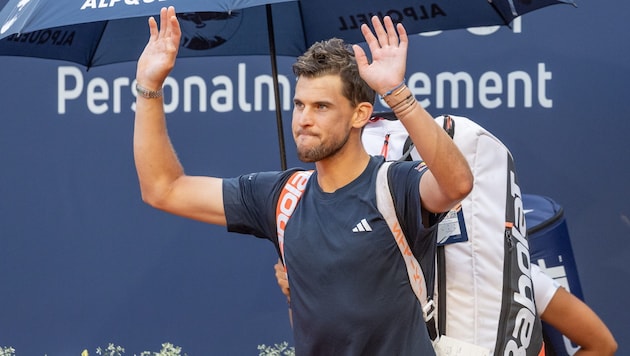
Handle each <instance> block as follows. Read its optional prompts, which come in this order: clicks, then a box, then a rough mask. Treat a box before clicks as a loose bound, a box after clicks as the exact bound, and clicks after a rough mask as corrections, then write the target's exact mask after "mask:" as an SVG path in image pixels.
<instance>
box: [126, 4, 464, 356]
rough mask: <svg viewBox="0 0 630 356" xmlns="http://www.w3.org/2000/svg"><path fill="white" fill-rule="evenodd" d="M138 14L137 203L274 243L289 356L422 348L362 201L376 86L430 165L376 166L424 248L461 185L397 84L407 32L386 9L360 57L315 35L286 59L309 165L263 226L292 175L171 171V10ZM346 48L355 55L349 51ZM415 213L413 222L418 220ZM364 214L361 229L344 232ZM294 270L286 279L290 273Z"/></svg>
mask: <svg viewBox="0 0 630 356" xmlns="http://www.w3.org/2000/svg"><path fill="white" fill-rule="evenodd" d="M160 19H161V22H160V23H161V24H162V25H161V28H160V29H159V30H158V28H157V24H156V22H155V20H154V19H150V20H149V28H150V32H151V37H150V39H149V42H148V44H147V46H146V48H145V50H144V52H143V53H142V55H141V56H140V59H139V60H138V68H137V78H136V79H137V83H138V88H137V89H138V93H139V95H138V100H137V105H136V121H135V133H134V156H135V162H136V169H137V172H138V177H139V181H140V188H141V192H142V197H143V199H144V200H145V201H146V202H147V203H149V204H150V205H152V206H154V207H156V208H158V209H162V210H164V211H167V212H170V213H173V214H177V215H180V216H184V217H188V218H192V219H196V220H200V221H204V222H208V223H211V224H218V225H227V227H228V230H229V231H233V232H239V233H247V234H252V235H255V236H258V237H262V238H267V239H269V240H270V241H272V242H273V243H274V244H275V246H276V248H277V249H279V250H283V252H284V256H285V259H286V264H287V267H288V271H289V272H288V273H289V278H291V283H292V293H293V298H292V303H293V311H294V341H295V349H296V353H297V354H298V355H362V354H367V353H369V354H371V355H431V354H433V349H432V346H431V343H430V341H429V339H428V336H427V332H426V327H425V324H424V321H423V318H422V308H421V306H420V305H419V303H418V302H415V303H414V302H413V301H415V298H416V297H415V295H414V293H413V291H412V289H411V287H410V285H409V281H408V276H407V271H406V269H405V267H404V263H403V261H402V256H401V254H400V252H399V250H398V246H397V245H396V242H395V240H394V238H393V236H392V234H391V231H390V230H389V228H388V227H387V224H386V222H385V221H384V220H383V218H382V216H381V215H380V214H379V212H378V210H377V208H376V203H375V200H376V198H375V192H374V190H375V189H374V187H375V179H376V173H377V171H378V167H379V166H380V165H381V164H382V163H383V159H380V158H372V157H370V156H369V155H368V154H367V152H366V151H365V149H364V148H363V146H362V144H361V130H362V128H363V126H364V125H365V124H366V123H367V122H368V120H369V118H370V116H371V114H372V109H373V106H372V103H373V100H374V92H376V93H378V94H380V95H382V96H383V97H384V99H385V100H386V101H387V102H388V103H389V104H390V106H391V107H392V109H393V110H394V112H395V113H396V115H397V116H398V118H399V119H400V120H401V121H402V122H403V123H404V125H405V127H406V128H407V130H408V131H409V133H410V135H411V137H412V140H413V142H414V144H415V145H416V147H417V149H418V151H419V152H420V153H421V154H422V156H423V157H424V158H425V161H426V164H427V166H428V168H429V169H430V170H427V169H425V168H422V167H417V163H404V164H396V165H395V166H392V167H390V171H389V173H390V174H391V175H392V176H393V177H394V178H395V181H396V182H397V188H396V190H397V191H398V193H397V197H398V198H399V200H400V204H404V206H405V207H406V212H405V213H406V217H407V218H409V220H412V221H409V223H410V224H411V225H413V231H417V236H416V238H417V241H418V246H422V247H425V246H426V250H427V253H432V252H433V249H432V247H433V246H434V241H433V240H431V239H430V237H431V234H430V231H431V230H432V229H434V228H435V227H436V225H435V224H436V223H437V219H429V216H432V215H431V214H439V213H442V212H445V211H448V210H449V209H450V208H451V207H452V206H454V205H455V204H457V203H458V202H459V201H460V200H461V199H463V198H464V197H465V196H466V195H467V194H468V192H469V191H470V189H471V187H472V174H471V172H470V168H469V167H468V165H467V163H466V161H465V159H464V157H463V156H462V155H461V152H459V150H458V149H457V147H456V146H455V145H454V144H453V142H452V140H451V139H450V138H449V137H448V135H446V134H445V133H444V132H443V130H442V129H441V128H440V127H439V126H437V125H436V124H435V122H434V121H433V118H432V117H431V116H430V115H429V114H428V113H427V112H426V111H425V110H424V109H423V108H422V107H421V106H420V105H419V104H418V103H417V101H416V100H415V98H413V95H411V92H410V91H409V89H408V88H407V87H406V86H404V85H402V84H401V83H402V82H403V79H404V75H405V62H406V55H407V44H408V39H407V35H406V32H405V29H404V28H403V26H402V25H400V24H399V25H397V26H396V27H395V26H394V24H393V23H392V20H391V19H390V18H389V17H385V18H384V20H383V23H381V21H380V20H379V19H378V18H376V17H375V18H373V19H372V25H373V26H374V31H375V32H374V33H373V32H372V31H371V30H370V28H369V27H368V26H367V25H363V26H362V28H361V30H362V33H363V35H364V37H365V39H366V41H367V43H368V45H369V48H370V52H371V54H372V63H368V60H367V56H366V53H365V52H364V51H363V49H361V48H360V47H359V46H356V45H355V46H353V47H352V50H353V52H354V53H352V52H351V51H349V50H348V47H347V46H346V45H345V44H344V43H343V42H342V41H340V40H330V41H324V42H320V43H317V44H315V45H314V46H313V47H311V48H310V49H309V51H307V52H306V53H305V54H304V55H303V56H302V57H300V58H299V59H298V61H297V63H296V64H295V65H294V73H295V74H296V75H297V84H296V88H295V97H294V105H295V107H294V111H293V123H292V131H293V137H294V140H295V143H296V146H297V152H298V156H299V158H300V159H301V160H302V161H304V162H314V163H315V172H314V173H313V175H312V176H311V178H310V179H309V180H308V183H307V185H306V187H305V191H304V193H303V196H302V199H301V201H300V203H299V205H298V206H297V209H296V210H295V212H294V213H293V216H292V218H291V221H290V223H289V224H287V225H286V227H285V231H284V241H285V243H284V245H282V243H281V242H279V241H278V240H279V239H278V236H277V234H276V216H275V209H276V204H277V201H278V197H279V195H280V192H281V190H282V188H283V187H284V184H285V182H286V181H287V179H288V178H289V177H290V175H291V174H292V173H293V172H292V171H286V172H266V173H256V174H249V175H243V176H241V177H237V178H233V179H220V178H216V177H192V176H188V175H186V174H185V173H184V170H183V168H182V166H181V164H180V163H179V161H178V159H177V156H176V154H175V152H174V150H173V148H172V145H171V142H170V140H169V137H168V134H167V130H166V124H165V118H164V110H163V103H162V99H161V91H160V90H159V89H160V88H161V87H162V84H163V82H164V80H165V78H166V77H167V75H168V74H169V72H170V70H171V69H172V68H173V67H174V65H175V58H176V56H177V50H178V46H179V43H180V36H181V32H180V29H179V23H178V21H177V18H176V17H175V9H174V8H173V7H169V8H168V9H162V11H161V13H160ZM355 57H356V60H355ZM423 216H424V218H423ZM362 219H365V220H366V221H367V223H368V224H369V225H370V228H371V231H369V232H367V233H366V234H356V233H353V232H352V228H353V227H355V226H356V223H357V222H360V221H361V220H362ZM293 275H295V276H296V278H295V279H293V278H292V277H293Z"/></svg>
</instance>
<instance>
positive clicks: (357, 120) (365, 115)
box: [352, 102, 374, 128]
mask: <svg viewBox="0 0 630 356" xmlns="http://www.w3.org/2000/svg"><path fill="white" fill-rule="evenodd" d="M372 111H374V107H373V106H372V104H370V103H368V102H363V103H359V105H357V107H356V108H355V109H354V117H353V119H352V120H353V121H352V127H356V128H361V127H363V126H365V125H366V124H367V123H368V121H369V120H370V118H371V117H372Z"/></svg>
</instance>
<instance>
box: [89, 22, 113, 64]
mask: <svg viewBox="0 0 630 356" xmlns="http://www.w3.org/2000/svg"><path fill="white" fill-rule="evenodd" d="M103 22H105V25H104V26H103V27H102V29H101V33H100V34H99V35H98V40H97V41H96V44H95V45H94V48H93V49H92V50H91V51H90V53H89V54H88V57H87V61H86V64H85V67H86V70H90V68H92V66H93V65H94V56H95V55H96V51H97V50H98V47H99V46H100V44H101V41H102V40H103V35H104V34H105V29H106V28H107V26H109V21H103Z"/></svg>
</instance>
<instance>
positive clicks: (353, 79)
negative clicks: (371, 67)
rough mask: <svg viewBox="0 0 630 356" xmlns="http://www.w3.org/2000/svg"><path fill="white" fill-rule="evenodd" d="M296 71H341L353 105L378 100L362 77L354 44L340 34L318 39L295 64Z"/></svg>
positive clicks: (308, 73) (315, 73) (311, 74)
mask: <svg viewBox="0 0 630 356" xmlns="http://www.w3.org/2000/svg"><path fill="white" fill-rule="evenodd" d="M293 73H294V74H295V75H296V76H297V77H298V80H299V78H300V77H301V76H305V77H310V78H316V77H320V76H324V75H331V74H332V75H339V76H340V77H341V82H342V94H343V95H344V96H345V97H346V98H348V100H350V102H351V103H352V106H357V105H358V104H359V103H362V102H368V103H370V104H374V99H375V98H376V92H375V91H374V90H373V89H372V88H370V86H369V85H368V84H367V83H366V82H365V81H364V80H363V79H361V76H360V75H359V68H358V66H357V61H356V59H355V57H354V51H353V50H352V47H351V46H350V45H348V44H346V43H345V42H344V41H343V40H341V39H339V38H332V39H330V40H327V41H320V42H316V43H314V44H313V45H312V46H311V47H310V48H309V49H308V50H307V51H306V52H305V53H304V54H303V55H302V56H300V57H298V59H297V61H296V62H295V63H294V64H293Z"/></svg>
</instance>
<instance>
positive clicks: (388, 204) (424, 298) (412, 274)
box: [376, 162, 435, 339]
mask: <svg viewBox="0 0 630 356" xmlns="http://www.w3.org/2000/svg"><path fill="white" fill-rule="evenodd" d="M392 163H393V162H385V163H383V165H382V166H381V167H380V168H379V170H378V174H377V176H376V206H377V207H378V210H379V212H380V213H381V215H383V218H384V219H385V221H386V222H387V226H389V229H390V230H391V232H392V234H393V235H394V239H395V240H396V245H397V246H398V248H399V249H400V253H401V254H402V256H403V259H404V260H405V266H406V267H407V274H408V276H409V283H410V284H411V288H412V289H413V292H414V294H415V295H416V298H417V299H418V301H420V305H422V314H423V317H424V320H425V322H427V324H429V321H430V320H433V319H434V311H435V305H434V303H433V297H432V294H433V293H432V292H431V293H428V291H427V285H426V279H425V278H424V273H423V272H422V268H421V267H420V264H419V263H418V260H417V259H416V257H415V256H414V254H413V252H412V251H411V248H410V247H409V243H408V242H407V238H406V236H405V234H404V232H403V230H402V228H401V226H400V222H399V221H398V217H397V216H396V208H395V207H394V199H393V197H392V193H391V191H390V189H389V178H388V177H387V173H388V171H389V167H390V166H391V164H392ZM432 339H434V337H432Z"/></svg>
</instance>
